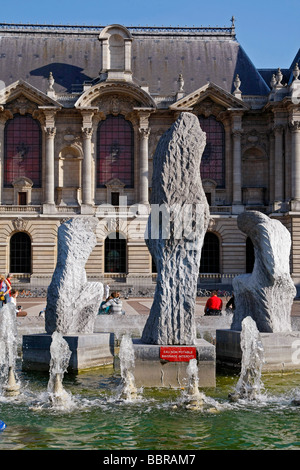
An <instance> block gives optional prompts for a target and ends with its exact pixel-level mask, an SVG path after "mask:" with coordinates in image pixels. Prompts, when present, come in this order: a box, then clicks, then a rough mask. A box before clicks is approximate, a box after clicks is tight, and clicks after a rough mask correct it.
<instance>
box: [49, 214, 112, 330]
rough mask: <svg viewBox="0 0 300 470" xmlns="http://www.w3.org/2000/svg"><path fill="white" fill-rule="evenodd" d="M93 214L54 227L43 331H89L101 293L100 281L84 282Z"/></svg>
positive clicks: (93, 241)
mask: <svg viewBox="0 0 300 470" xmlns="http://www.w3.org/2000/svg"><path fill="white" fill-rule="evenodd" d="M97 222H98V220H97V219H96V218H94V217H76V218H72V219H69V220H67V221H66V222H65V223H63V224H62V225H60V227H59V228H58V254H57V264H56V268H55V271H54V274H53V276H52V281H51V283H50V285H49V287H48V291H47V306H46V313H45V327H46V332H47V333H49V334H52V333H53V332H54V331H57V332H59V333H62V334H65V335H67V334H76V333H93V328H94V322H95V319H96V315H97V313H98V310H99V305H100V302H101V300H102V297H103V285H102V284H101V283H100V282H87V277H86V272H85V264H86V262H87V260H88V257H89V255H90V253H91V252H92V250H93V248H94V246H95V245H96V236H95V233H94V232H95V229H96V225H97Z"/></svg>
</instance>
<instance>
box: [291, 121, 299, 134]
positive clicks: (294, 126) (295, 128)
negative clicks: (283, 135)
mask: <svg viewBox="0 0 300 470" xmlns="http://www.w3.org/2000/svg"><path fill="white" fill-rule="evenodd" d="M289 128H290V130H291V131H292V132H299V131H300V121H292V122H290V123H289Z"/></svg>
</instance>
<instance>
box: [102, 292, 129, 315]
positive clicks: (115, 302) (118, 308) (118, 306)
mask: <svg viewBox="0 0 300 470" xmlns="http://www.w3.org/2000/svg"><path fill="white" fill-rule="evenodd" d="M107 307H109V308H110V309H109V312H108V313H109V314H110V315H114V314H117V315H124V314H125V312H124V310H122V300H121V299H120V293H119V292H112V293H111V296H110V297H109V299H108V300H106V301H105V303H104V305H102V309H106V308H107Z"/></svg>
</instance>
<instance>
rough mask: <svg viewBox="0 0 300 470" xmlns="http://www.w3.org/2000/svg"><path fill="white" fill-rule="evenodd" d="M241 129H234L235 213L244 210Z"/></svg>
mask: <svg viewBox="0 0 300 470" xmlns="http://www.w3.org/2000/svg"><path fill="white" fill-rule="evenodd" d="M241 136H242V132H241V130H233V169H232V173H233V188H232V199H233V200H232V205H233V209H232V210H233V213H239V212H242V211H243V209H244V208H243V206H242V152H241Z"/></svg>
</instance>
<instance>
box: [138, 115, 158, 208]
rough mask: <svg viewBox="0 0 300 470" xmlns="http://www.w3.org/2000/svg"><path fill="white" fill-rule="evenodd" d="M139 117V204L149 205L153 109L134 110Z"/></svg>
mask: <svg viewBox="0 0 300 470" xmlns="http://www.w3.org/2000/svg"><path fill="white" fill-rule="evenodd" d="M134 110H135V111H137V113H138V116H139V134H140V158H139V202H140V203H141V204H149V162H148V160H149V155H148V142H149V135H150V128H149V116H150V114H151V112H153V109H151V108H134Z"/></svg>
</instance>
